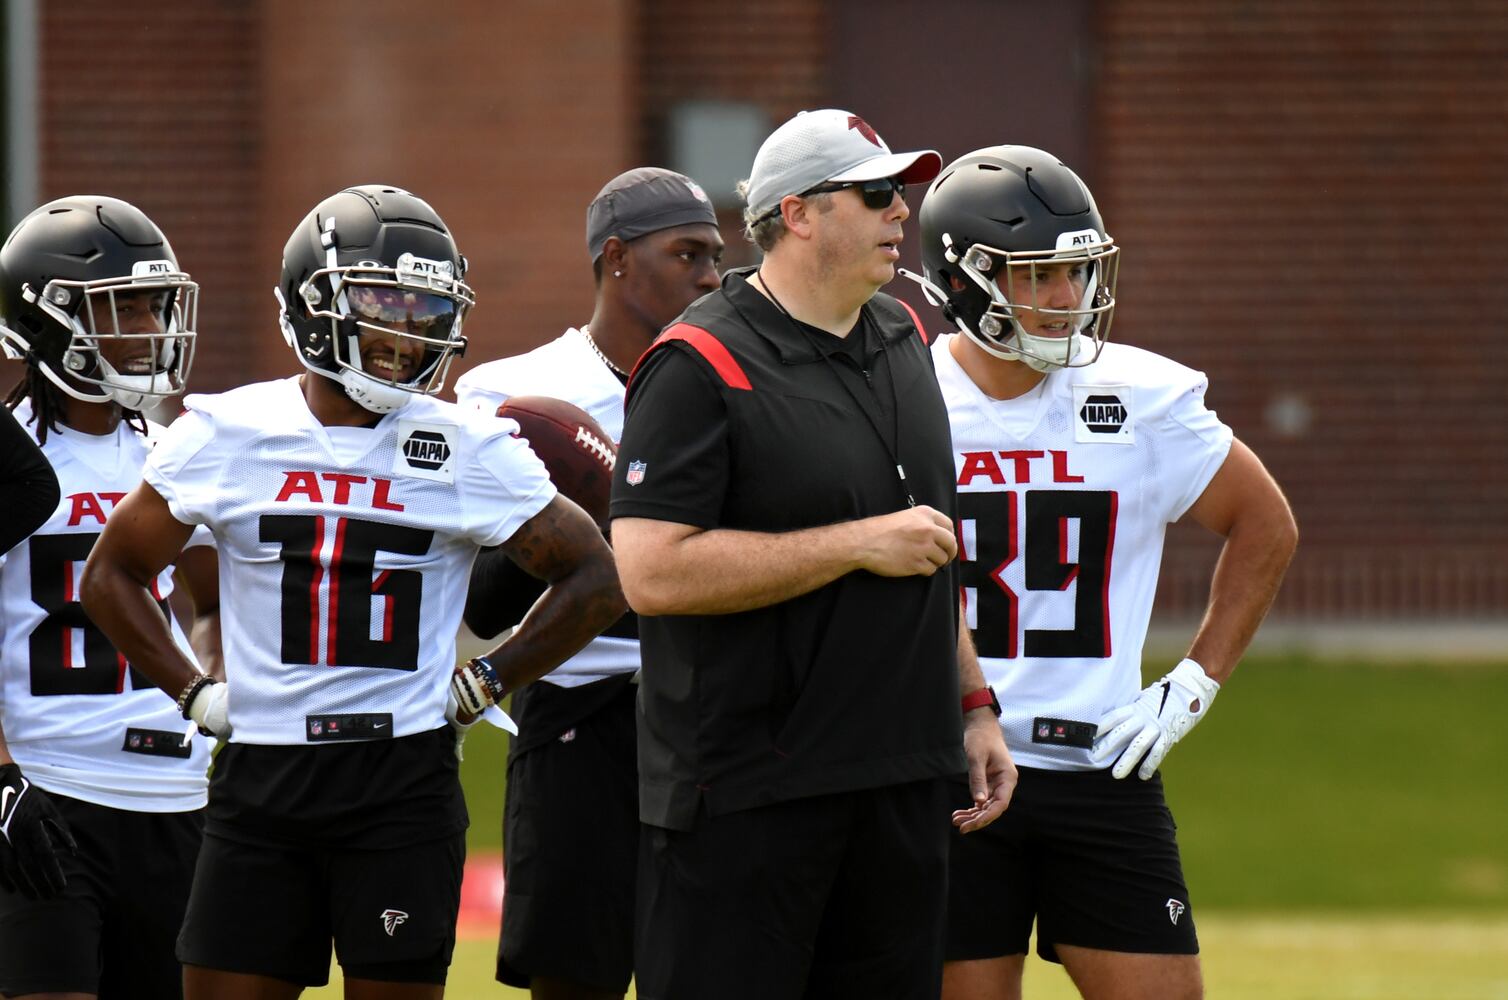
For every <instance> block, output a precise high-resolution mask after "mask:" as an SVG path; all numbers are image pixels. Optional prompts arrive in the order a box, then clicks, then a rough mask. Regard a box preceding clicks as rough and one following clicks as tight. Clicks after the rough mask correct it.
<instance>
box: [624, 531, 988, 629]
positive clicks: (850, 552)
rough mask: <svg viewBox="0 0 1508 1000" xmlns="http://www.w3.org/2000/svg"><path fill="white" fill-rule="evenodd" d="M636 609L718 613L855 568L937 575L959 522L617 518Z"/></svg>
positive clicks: (784, 595)
mask: <svg viewBox="0 0 1508 1000" xmlns="http://www.w3.org/2000/svg"><path fill="white" fill-rule="evenodd" d="M613 549H614V551H615V552H617V554H618V572H619V576H620V577H621V578H622V580H623V592H624V594H625V595H627V597H628V602H629V604H630V605H631V606H632V607H633V609H634V610H635V611H637V612H638V613H639V614H641V615H672V614H673V615H715V614H729V613H732V612H737V611H749V610H752V609H754V608H763V607H767V606H769V605H771V604H778V603H779V602H781V601H786V600H789V599H791V598H793V597H799V596H800V595H802V594H806V593H809V592H811V591H813V590H816V589H817V588H818V587H821V586H823V585H824V584H828V583H831V582H832V581H833V580H836V579H837V578H838V577H840V576H843V575H845V574H847V573H852V572H854V571H855V570H867V571H869V572H871V573H875V574H877V575H879V576H931V575H932V574H933V573H935V572H937V571H938V569H940V568H941V567H943V566H946V565H947V564H948V562H949V561H950V560H952V558H953V557H954V556H955V555H957V554H958V541H957V538H956V537H955V535H954V533H953V525H952V522H951V521H949V520H948V518H947V516H946V515H944V514H942V513H940V512H939V511H936V510H934V509H932V508H931V507H926V506H919V507H912V508H908V509H907V510H900V511H896V512H894V513H892V514H883V515H880V516H878V517H869V518H863V519H861V520H857V521H844V522H841V523H839V524H828V525H823V526H822V527H818V528H803V529H801V530H799V531H787V532H778V533H771V532H761V531H738V530H734V529H731V528H714V529H712V530H710V531H708V530H703V529H700V528H696V527H693V526H691V525H686V524H676V523H674V522H671V521H655V520H651V519H648V518H637V517H625V518H618V519H616V520H614V521H613Z"/></svg>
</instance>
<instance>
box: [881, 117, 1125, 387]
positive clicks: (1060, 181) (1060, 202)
mask: <svg viewBox="0 0 1508 1000" xmlns="http://www.w3.org/2000/svg"><path fill="white" fill-rule="evenodd" d="M920 216H921V219H920V221H921V233H922V266H923V270H924V273H925V277H924V278H921V279H918V278H917V276H915V275H910V274H908V275H907V276H908V277H911V278H913V280H918V281H919V282H920V283H921V284H922V286H923V288H924V289H925V290H926V292H927V298H928V300H929V301H931V302H932V303H933V304H934V305H940V306H941V307H942V309H943V312H944V314H945V315H946V316H947V317H948V318H949V319H950V320H952V321H953V322H955V323H957V324H958V326H959V328H960V329H961V330H962V331H963V332H964V333H965V334H967V335H968V336H970V337H972V338H973V339H974V340H975V341H976V342H977V343H978V344H979V345H980V346H981V347H982V348H984V349H985V350H986V351H988V352H989V353H991V354H993V355H995V356H997V357H1001V358H1005V359H1007V360H1011V361H1021V362H1024V363H1025V364H1027V365H1029V366H1031V367H1032V368H1035V369H1037V370H1038V371H1049V370H1051V369H1054V368H1062V367H1069V366H1071V367H1077V366H1081V365H1087V364H1090V363H1092V362H1093V361H1095V359H1097V358H1098V357H1099V352H1100V347H1101V346H1102V345H1103V344H1104V342H1105V336H1106V334H1107V333H1108V332H1109V329H1110V320H1111V317H1112V315H1113V314H1114V312H1115V283H1116V276H1117V273H1118V264H1119V254H1120V248H1119V247H1117V246H1116V245H1115V241H1114V240H1112V239H1111V238H1110V236H1109V235H1108V234H1106V232H1105V225H1104V222H1103V221H1102V220H1101V219H1100V213H1099V209H1098V208H1096V207H1095V204H1094V196H1093V195H1091V194H1090V193H1089V188H1088V187H1086V186H1085V185H1084V182H1083V181H1082V180H1080V179H1079V176H1078V175H1077V174H1075V173H1074V172H1073V171H1072V170H1070V169H1068V167H1066V166H1064V165H1063V163H1062V161H1060V160H1059V159H1058V158H1057V157H1056V156H1053V155H1052V154H1050V153H1046V152H1044V151H1042V150H1040V149H1034V148H1032V147H1030V146H990V147H987V148H985V149H980V150H976V151H974V152H972V153H969V154H968V155H967V156H964V157H961V158H959V159H958V160H955V161H954V162H953V163H951V164H949V165H948V166H947V167H945V168H943V172H942V173H941V174H939V175H938V177H937V179H936V180H935V181H933V182H932V186H931V187H930V188H929V189H928V191H927V195H926V198H925V199H923V201H922V206H921V211H920ZM1062 264H1068V265H1071V266H1072V267H1073V268H1074V273H1075V278H1076V280H1077V281H1078V282H1079V283H1080V285H1081V287H1082V293H1081V294H1080V295H1079V296H1078V297H1079V301H1078V302H1077V303H1076V304H1075V305H1074V306H1073V307H1071V308H1066V309H1049V308H1045V307H1042V306H1039V305H1036V302H1037V301H1038V300H1037V294H1036V293H1037V281H1038V278H1037V275H1038V274H1039V272H1041V270H1042V269H1043V268H1044V267H1050V266H1053V265H1062ZM1012 277H1014V278H1015V279H1017V280H1010V279H1011V278H1012ZM1077 287H1079V285H1076V288H1077ZM1012 288H1016V289H1018V291H1017V294H1016V298H1017V299H1022V300H1025V299H1027V298H1028V297H1029V301H1012V295H1011V291H1010V289H1012ZM1021 289H1025V290H1026V295H1025V296H1023V295H1022V294H1021V292H1020V290H1021ZM1020 310H1030V311H1033V312H1035V313H1036V314H1037V315H1038V316H1039V317H1040V316H1044V315H1045V316H1050V317H1053V318H1055V319H1056V320H1057V321H1058V322H1059V323H1061V324H1064V325H1066V328H1067V329H1068V331H1069V333H1068V335H1067V336H1062V337H1047V336H1039V335H1033V334H1031V333H1029V332H1027V331H1026V330H1025V329H1023V328H1022V325H1021V323H1020V322H1019V319H1020V315H1021V313H1020V312H1018V311H1020ZM1086 338H1087V339H1088V340H1089V341H1090V343H1091V345H1092V349H1089V346H1090V345H1086V344H1085V343H1084V340H1085V339H1086Z"/></svg>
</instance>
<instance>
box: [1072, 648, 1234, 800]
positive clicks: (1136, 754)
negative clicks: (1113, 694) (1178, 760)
mask: <svg viewBox="0 0 1508 1000" xmlns="http://www.w3.org/2000/svg"><path fill="white" fill-rule="evenodd" d="M1219 693H1220V685H1219V684H1217V683H1216V682H1215V681H1214V680H1213V679H1212V678H1211V677H1210V676H1209V675H1208V674H1206V673H1205V672H1204V668H1203V667H1201V666H1200V665H1199V664H1197V663H1195V662H1194V661H1193V660H1189V659H1185V660H1182V661H1181V662H1180V663H1179V664H1178V666H1176V667H1174V668H1173V669H1172V670H1170V671H1169V672H1168V673H1167V674H1166V675H1165V676H1164V677H1163V678H1162V680H1160V681H1158V682H1157V683H1155V684H1151V685H1149V686H1148V687H1147V689H1146V690H1145V691H1143V692H1142V693H1141V694H1140V695H1138V696H1137V698H1136V700H1135V701H1133V702H1132V703H1131V704H1129V705H1122V706H1121V707H1120V708H1116V709H1112V710H1111V711H1109V712H1106V713H1105V716H1104V718H1102V719H1100V726H1099V732H1098V734H1097V735H1096V737H1095V741H1094V751H1093V753H1092V754H1091V755H1090V759H1092V760H1093V761H1094V763H1095V765H1096V766H1098V767H1104V766H1105V765H1106V764H1107V763H1109V762H1110V761H1112V760H1115V758H1116V756H1117V755H1119V757H1120V760H1118V761H1116V764H1115V769H1114V770H1112V771H1111V772H1110V773H1111V774H1112V775H1113V776H1114V777H1116V778H1124V777H1126V776H1127V775H1129V774H1130V773H1131V769H1132V768H1135V767H1136V762H1137V761H1141V768H1140V769H1139V770H1137V772H1136V774H1137V777H1139V778H1141V780H1143V781H1146V780H1147V779H1149V778H1151V777H1152V775H1153V774H1156V773H1157V768H1158V765H1160V764H1161V763H1162V760H1163V758H1164V757H1166V756H1167V755H1168V751H1169V750H1171V749H1173V744H1174V743H1177V742H1178V741H1179V740H1181V739H1183V738H1184V737H1185V736H1187V735H1188V733H1189V730H1191V729H1193V728H1194V725H1195V723H1197V722H1198V721H1199V720H1200V719H1202V718H1204V714H1205V713H1206V712H1208V711H1209V710H1210V704H1211V703H1213V702H1214V700H1215V695H1217V694H1219ZM1144 755H1145V756H1144Z"/></svg>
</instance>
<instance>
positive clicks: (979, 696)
mask: <svg viewBox="0 0 1508 1000" xmlns="http://www.w3.org/2000/svg"><path fill="white" fill-rule="evenodd" d="M985 706H989V709H990V711H992V712H994V713H995V717H996V718H997V719H998V718H999V717H1000V699H999V698H996V697H995V689H994V688H992V687H982V688H980V689H979V690H978V691H970V692H969V693H968V694H966V695H964V696H963V714H964V715H968V714H969V713H970V712H972V711H974V709H976V708H984V707H985Z"/></svg>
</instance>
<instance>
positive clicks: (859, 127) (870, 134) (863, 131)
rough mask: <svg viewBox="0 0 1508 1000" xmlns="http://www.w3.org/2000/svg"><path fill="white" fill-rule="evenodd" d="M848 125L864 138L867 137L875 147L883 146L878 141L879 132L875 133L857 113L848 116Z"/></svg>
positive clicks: (882, 147)
mask: <svg viewBox="0 0 1508 1000" xmlns="http://www.w3.org/2000/svg"><path fill="white" fill-rule="evenodd" d="M848 127H849V128H851V129H853V130H854V131H855V132H858V133H859V134H860V135H862V136H863V137H864V138H866V139H868V140H869V141H870V142H871V143H873V144H874V146H875V148H876V149H884V148H885V147H884V145H883V144H882V143H881V142H880V136H879V133H877V132H876V131H875V130H874V128H873V127H871V126H870V124H869V123H868V122H866V121H865V120H864V119H862V118H860V117H859V116H858V115H849V116H848Z"/></svg>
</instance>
